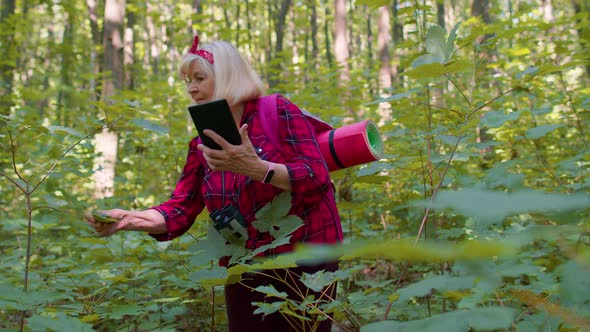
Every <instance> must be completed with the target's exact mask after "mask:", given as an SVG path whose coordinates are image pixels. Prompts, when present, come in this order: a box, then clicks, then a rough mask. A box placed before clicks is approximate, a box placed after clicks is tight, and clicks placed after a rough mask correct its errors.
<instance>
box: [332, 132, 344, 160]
mask: <svg viewBox="0 0 590 332" xmlns="http://www.w3.org/2000/svg"><path fill="white" fill-rule="evenodd" d="M335 131H336V129H332V130H330V135H329V136H328V144H329V146H330V154H332V159H334V162H335V163H336V165H338V167H340V168H345V167H344V165H343V164H342V162H340V159H338V155H337V154H336V147H334V132H335Z"/></svg>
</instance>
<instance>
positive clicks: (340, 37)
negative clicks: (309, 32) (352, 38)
mask: <svg viewBox="0 0 590 332" xmlns="http://www.w3.org/2000/svg"><path fill="white" fill-rule="evenodd" d="M334 7H335V8H334V9H335V12H334V22H335V26H334V56H335V58H336V63H337V64H338V65H339V66H341V69H340V81H341V82H342V83H344V84H346V83H345V82H348V81H350V69H349V66H348V58H349V54H348V42H347V40H346V0H335V6H334Z"/></svg>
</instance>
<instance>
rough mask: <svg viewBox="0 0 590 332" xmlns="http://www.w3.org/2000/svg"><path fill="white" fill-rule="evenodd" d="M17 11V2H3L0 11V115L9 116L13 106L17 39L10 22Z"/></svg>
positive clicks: (4, 0)
mask: <svg viewBox="0 0 590 332" xmlns="http://www.w3.org/2000/svg"><path fill="white" fill-rule="evenodd" d="M14 11H15V0H3V1H2V11H0V27H2V30H3V31H2V34H3V35H4V36H3V37H4V39H3V40H2V42H1V43H0V45H2V48H1V49H0V51H1V52H2V60H3V61H2V64H1V65H0V79H1V80H2V81H0V115H8V114H9V113H10V108H11V107H12V105H13V101H12V85H13V81H14V78H13V75H14V68H15V67H16V38H15V25H14V24H10V23H9V22H8V21H9V20H10V19H11V18H12V16H13V15H14Z"/></svg>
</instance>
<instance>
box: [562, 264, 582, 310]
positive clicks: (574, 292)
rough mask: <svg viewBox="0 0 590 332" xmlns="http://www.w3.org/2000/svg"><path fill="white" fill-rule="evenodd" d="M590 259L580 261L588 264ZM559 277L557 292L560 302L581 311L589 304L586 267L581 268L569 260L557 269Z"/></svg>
mask: <svg viewBox="0 0 590 332" xmlns="http://www.w3.org/2000/svg"><path fill="white" fill-rule="evenodd" d="M589 258H590V257H588V255H586V257H583V258H580V261H586V262H589V261H590V259H589ZM558 271H559V273H560V276H561V283H560V284H559V290H560V294H561V297H560V299H561V302H562V303H563V304H564V305H566V306H570V307H577V308H579V309H581V308H582V307H583V306H584V305H585V304H588V303H590V298H589V296H590V270H589V269H588V265H586V266H582V265H580V263H579V262H578V261H576V260H573V259H572V260H570V261H568V262H566V263H565V264H563V265H561V266H560V267H559V268H558Z"/></svg>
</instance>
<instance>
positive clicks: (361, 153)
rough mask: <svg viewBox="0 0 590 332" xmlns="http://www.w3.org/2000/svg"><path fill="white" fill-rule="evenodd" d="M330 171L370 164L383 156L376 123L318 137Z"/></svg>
mask: <svg viewBox="0 0 590 332" xmlns="http://www.w3.org/2000/svg"><path fill="white" fill-rule="evenodd" d="M317 140H318V143H319V145H320V151H321V152H322V156H323V157H324V159H325V160H326V163H327V164H328V169H329V170H330V171H335V170H339V169H343V168H347V167H352V166H356V165H360V164H366V163H370V162H373V161H376V160H379V159H381V157H382V156H383V142H382V141H381V135H380V134H379V130H378V128H377V126H376V125H375V123H374V122H373V121H371V120H365V121H361V122H357V123H353V124H350V125H346V126H343V127H339V128H335V129H333V130H329V131H325V132H322V133H319V134H318V136H317Z"/></svg>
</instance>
